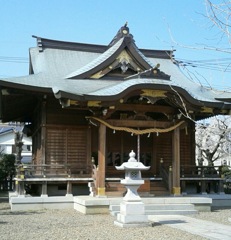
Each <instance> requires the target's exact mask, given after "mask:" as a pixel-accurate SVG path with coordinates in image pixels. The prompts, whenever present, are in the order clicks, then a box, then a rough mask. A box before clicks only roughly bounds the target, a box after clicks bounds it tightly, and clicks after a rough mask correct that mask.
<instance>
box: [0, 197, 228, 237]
mask: <svg viewBox="0 0 231 240" xmlns="http://www.w3.org/2000/svg"><path fill="white" fill-rule="evenodd" d="M0 201H1V199H0ZM193 217H196V218H200V219H205V220H210V221H214V222H219V223H223V224H226V225H229V224H230V225H231V223H230V222H229V221H228V218H229V217H231V209H222V210H215V211H213V212H211V213H210V212H209V213H199V214H197V215H193ZM114 220H115V217H112V216H110V215H83V214H81V213H79V212H77V211H75V210H43V211H25V212H11V211H10V207H9V203H8V202H7V201H3V202H0V239H1V240H14V239H15V240H16V239H17V240H18V239H33V240H38V239H39V240H46V239H47V240H48V239H49V240H53V239H55V240H57V239H59V240H60V239H68V240H72V239H73V240H78V239H81V240H86V239H89V240H96V239H101V240H110V239H116V240H124V239H126V240H133V239H137V240H142V239H145V240H151V239H155V240H156V239H157V240H161V239H168V240H169V239H174V240H178V239H187V240H190V239H193V240H200V239H205V238H203V237H200V236H196V235H193V234H190V233H186V232H183V231H181V230H178V229H173V228H171V227H168V226H166V225H158V224H155V223H154V225H153V227H143V228H120V227H117V226H115V225H114Z"/></svg>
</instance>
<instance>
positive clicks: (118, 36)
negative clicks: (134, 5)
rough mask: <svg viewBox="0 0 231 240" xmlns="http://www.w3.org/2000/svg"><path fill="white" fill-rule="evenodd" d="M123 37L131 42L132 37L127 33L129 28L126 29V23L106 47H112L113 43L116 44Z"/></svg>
mask: <svg viewBox="0 0 231 240" xmlns="http://www.w3.org/2000/svg"><path fill="white" fill-rule="evenodd" d="M123 37H129V38H131V39H132V40H133V35H132V34H130V31H129V27H128V22H126V23H125V24H124V26H122V27H121V28H120V29H119V31H118V32H117V34H116V35H115V37H114V38H113V39H112V41H111V42H110V43H109V45H108V47H111V46H113V45H114V44H115V43H117V42H118V41H119V40H120V39H121V38H123Z"/></svg>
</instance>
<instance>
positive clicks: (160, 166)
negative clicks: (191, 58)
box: [0, 24, 231, 196]
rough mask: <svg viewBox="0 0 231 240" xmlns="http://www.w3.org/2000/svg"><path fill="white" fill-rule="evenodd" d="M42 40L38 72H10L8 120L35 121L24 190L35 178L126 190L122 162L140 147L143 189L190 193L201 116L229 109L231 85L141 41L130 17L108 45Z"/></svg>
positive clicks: (1, 102) (51, 189)
mask: <svg viewBox="0 0 231 240" xmlns="http://www.w3.org/2000/svg"><path fill="white" fill-rule="evenodd" d="M144 34H145V33H144ZM34 38H35V39H36V41H37V46H36V47H32V48H30V50H29V75H28V76H21V77H13V78H2V79H0V88H1V91H0V119H1V120H2V122H10V121H17V122H24V123H28V125H27V134H28V136H31V137H32V151H33V152H32V164H30V165H27V166H26V167H25V166H21V165H20V166H19V170H18V175H17V176H16V180H17V184H18V185H19V188H18V189H19V190H18V191H19V194H24V193H23V192H24V187H25V185H27V186H28V187H29V189H30V191H31V194H32V195H33V194H35V195H48V196H51V195H56V194H57V195H62V194H64V195H65V194H74V195H78V194H89V193H91V194H92V195H95V196H110V194H111V195H113V193H114V194H115V195H116V193H121V192H123V190H121V188H120V187H121V186H120V183H119V180H120V178H121V177H123V173H122V175H121V172H119V171H117V170H116V168H115V166H119V165H121V164H122V163H123V162H125V161H127V160H128V158H129V156H128V155H129V153H130V151H131V150H133V151H134V152H135V153H136V158H137V160H138V161H141V162H143V164H144V165H145V166H150V169H149V170H148V171H145V172H144V173H142V176H143V178H144V179H145V184H144V186H143V189H140V191H141V193H142V191H143V193H145V194H150V195H151V194H153V195H158V194H160V188H162V190H163V188H165V191H164V190H163V193H164V194H174V195H181V194H182V192H183V191H187V184H188V183H189V182H190V178H186V177H187V174H188V176H189V175H190V177H193V176H192V174H191V173H192V172H191V170H189V168H187V166H191V167H192V168H193V167H195V168H196V163H195V122H196V121H198V120H202V119H205V118H208V117H211V116H215V115H219V114H222V115H229V114H230V110H231V101H230V99H231V93H227V92H219V91H215V90H212V89H209V88H206V87H203V86H201V85H200V84H197V83H195V82H193V81H192V80H191V79H189V78H187V77H186V76H185V75H184V74H183V73H182V72H181V70H180V69H179V66H178V62H177V61H176V60H175V58H174V52H173V51H172V50H152V49H140V48H139V47H138V46H137V45H136V43H135V40H134V37H133V35H132V34H131V33H130V30H129V28H128V26H127V24H125V25H124V26H122V27H121V28H120V29H119V31H118V32H117V34H116V35H115V37H114V38H113V39H112V41H111V42H110V43H109V44H108V45H96V44H87V43H77V42H66V41H57V40H51V39H46V38H42V37H37V36H34ZM197 174H198V173H197ZM184 177H185V179H184ZM194 177H195V175H194ZM197 177H198V175H197ZM216 178H217V180H218V183H219V176H216ZM187 179H188V182H187ZM199 181H200V179H199V178H197V180H195V181H194V183H195V182H196V183H198V182H199ZM89 182H90V183H91V184H89ZM202 182H203V181H202ZM190 184H191V183H190ZM202 185H203V184H200V186H202ZM89 186H90V190H89ZM195 186H196V185H195ZM202 190H203V189H201V191H202ZM89 191H90V192H89ZM121 194H122V193H121Z"/></svg>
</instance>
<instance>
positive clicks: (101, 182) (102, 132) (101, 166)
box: [97, 123, 106, 197]
mask: <svg viewBox="0 0 231 240" xmlns="http://www.w3.org/2000/svg"><path fill="white" fill-rule="evenodd" d="M105 155H106V126H105V125H103V124H102V123H101V124H100V126H99V146H98V172H97V175H98V191H97V193H98V194H97V196H98V197H100V196H105Z"/></svg>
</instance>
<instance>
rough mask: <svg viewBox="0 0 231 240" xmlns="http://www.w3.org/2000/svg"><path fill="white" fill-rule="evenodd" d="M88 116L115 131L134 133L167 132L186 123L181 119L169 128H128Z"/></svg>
mask: <svg viewBox="0 0 231 240" xmlns="http://www.w3.org/2000/svg"><path fill="white" fill-rule="evenodd" d="M86 118H89V119H94V120H96V121H98V122H100V123H102V124H103V125H105V126H106V127H108V128H110V129H113V130H115V131H125V132H129V133H133V134H136V135H141V134H148V133H154V132H155V133H166V132H170V131H173V130H174V129H176V128H178V127H179V126H180V125H182V124H183V123H184V121H181V122H179V123H177V124H176V125H174V126H172V127H169V128H147V129H143V130H140V129H134V128H128V127H116V126H112V125H110V124H109V123H107V122H105V121H104V120H102V119H100V118H97V117H86Z"/></svg>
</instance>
